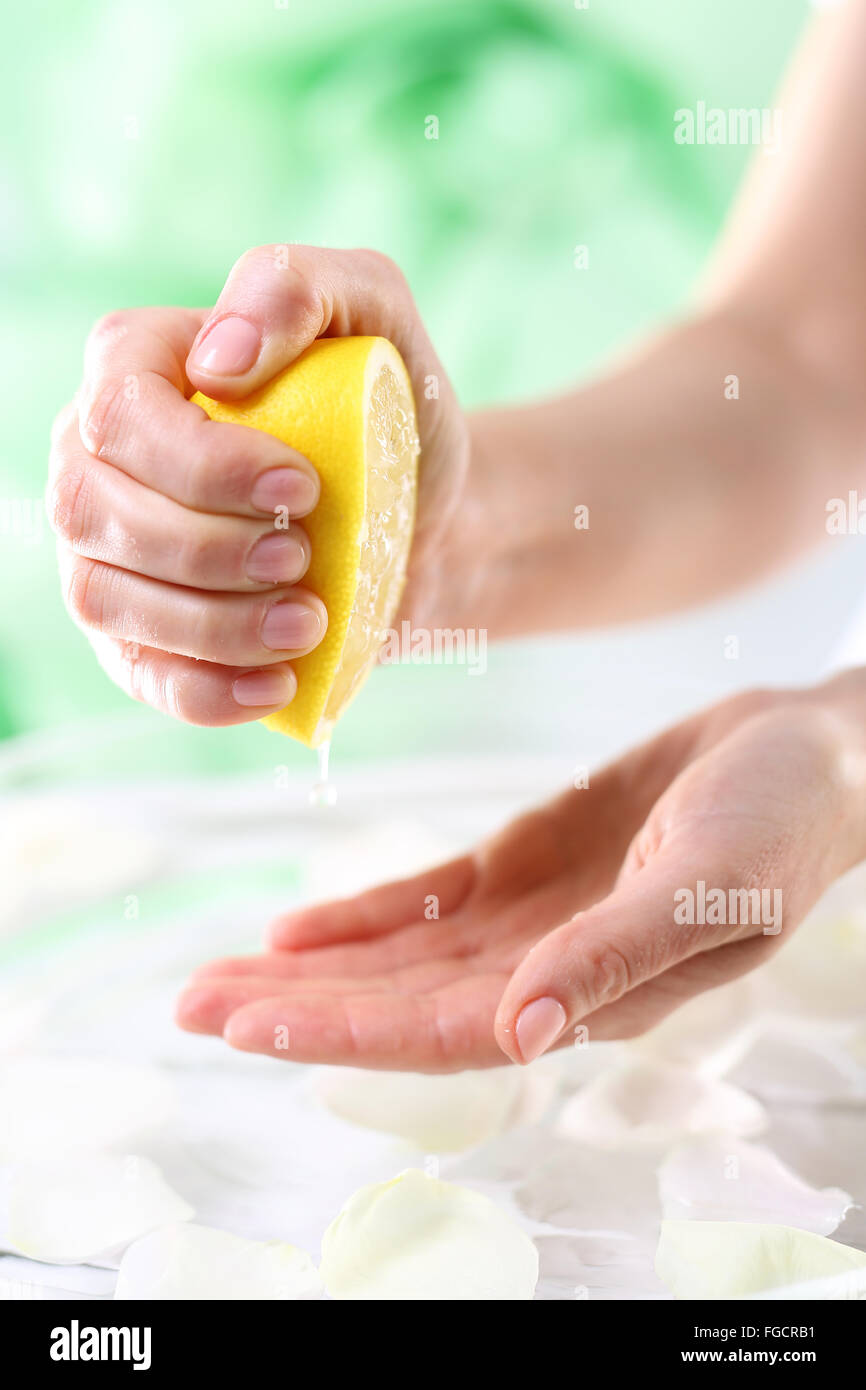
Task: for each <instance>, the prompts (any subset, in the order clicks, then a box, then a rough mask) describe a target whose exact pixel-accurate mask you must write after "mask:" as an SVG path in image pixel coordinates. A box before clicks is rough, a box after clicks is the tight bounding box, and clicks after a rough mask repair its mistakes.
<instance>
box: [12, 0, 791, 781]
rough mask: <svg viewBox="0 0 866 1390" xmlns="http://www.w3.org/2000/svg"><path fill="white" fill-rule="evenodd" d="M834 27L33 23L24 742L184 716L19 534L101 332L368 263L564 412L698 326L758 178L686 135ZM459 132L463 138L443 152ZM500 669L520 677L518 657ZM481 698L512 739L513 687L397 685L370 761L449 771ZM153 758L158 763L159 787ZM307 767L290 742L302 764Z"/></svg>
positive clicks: (369, 740) (189, 1) (505, 20)
mask: <svg viewBox="0 0 866 1390" xmlns="http://www.w3.org/2000/svg"><path fill="white" fill-rule="evenodd" d="M805 13H806V5H805V3H799V2H798V3H791V0H762V3H761V5H759V6H756V5H755V4H754V3H753V0H728V3H726V4H725V5H723V6H722V5H719V4H717V3H712V0H657V3H649V0H589V7H588V9H586V10H582V9H576V8H575V6H574V4H573V0H513V3H506V2H505V0H451V2H450V3H449V0H435V2H434V3H428V2H427V0H411V3H410V0H365V3H364V4H363V5H359V4H358V3H357V0H287V3H286V4H281V3H276V4H275V3H274V0H186V3H184V4H182V5H178V4H177V3H176V2H175V0H150V3H148V4H147V5H142V4H139V3H131V0H110V3H107V2H106V0H76V3H75V4H74V5H67V4H51V5H44V4H34V5H30V6H23V5H22V6H18V7H16V8H15V9H13V10H12V11H9V12H7V15H6V19H5V43H4V54H3V57H2V60H0V62H2V68H3V75H2V101H3V104H4V106H5V108H6V109H5V112H4V120H3V125H4V131H5V134H6V140H5V142H4V144H5V148H4V151H3V155H2V159H3V186H2V194H0V199H2V202H0V208H2V218H3V224H4V234H3V237H2V253H0V254H2V257H3V261H4V265H3V272H4V273H3V285H4V290H3V303H2V339H0V342H2V347H0V351H2V373H0V375H2V380H3V382H4V385H5V388H6V400H5V406H4V410H3V450H2V463H0V500H2V502H3V508H2V527H3V534H2V537H0V539H2V545H0V592H2V594H3V599H2V602H0V735H2V736H3V737H4V738H6V739H8V738H9V737H10V736H13V735H20V734H33V733H36V732H38V731H40V730H42V731H44V730H46V729H55V730H56V729H66V730H67V734H66V735H65V737H67V742H68V729H69V726H71V725H75V726H78V725H80V727H81V729H82V731H85V730H86V729H92V728H93V727H94V722H96V724H97V725H98V724H99V722H100V721H102V720H104V719H105V718H106V717H107V716H118V715H121V714H122V715H123V717H124V719H140V720H141V721H142V729H143V730H144V729H145V728H146V727H148V723H147V721H152V720H154V719H156V718H158V716H155V715H152V714H151V713H150V712H148V711H146V710H143V709H139V708H138V707H137V706H133V705H132V703H131V702H130V701H129V700H128V699H127V698H126V697H125V696H124V695H122V694H121V692H120V691H118V690H116V689H115V688H114V687H113V686H112V685H111V684H110V683H109V681H108V679H107V678H106V677H105V676H104V675H103V674H102V672H101V671H100V669H99V668H98V666H97V664H96V662H95V660H94V659H93V657H92V655H91V652H90V649H89V647H88V645H87V643H86V641H85V639H84V638H83V637H82V636H81V634H80V633H79V632H77V631H76V629H75V628H74V627H73V625H72V623H71V622H70V621H69V619H68V618H67V616H66V614H65V612H64V610H63V607H62V603H61V600H60V595H59V590H58V584H57V580H56V576H55V570H54V553H53V543H52V540H51V537H50V535H49V534H48V531H47V528H46V527H45V526H44V523H43V524H41V525H39V524H38V522H37V524H36V525H35V526H32V527H30V528H28V527H27V526H26V524H25V525H23V526H22V523H21V518H22V516H24V517H25V518H26V515H27V512H26V508H27V504H28V502H30V503H32V504H33V505H36V499H38V498H39V497H40V495H41V492H42V488H43V483H44V474H45V467H46V453H47V443H48V433H49V428H50V424H51V421H52V418H53V416H54V414H55V412H56V411H57V409H58V408H59V407H60V406H61V405H62V404H63V403H64V402H65V401H66V400H67V399H68V398H69V397H70V396H71V395H72V393H73V391H74V390H75V388H76V385H77V382H78V377H79V370H80V360H81V349H82V344H83V340H84V337H85V335H86V333H87V331H88V329H89V327H90V326H91V324H92V322H93V321H94V320H95V319H96V318H97V317H98V316H99V315H101V314H103V313H105V312H106V311H108V310H111V309H114V308H120V307H126V306H131V305H140V304H149V303H160V302H162V303H178V304H190V305H198V304H210V303H212V302H213V300H214V299H215V297H216V295H217V294H218V292H219V290H220V287H221V285H222V283H223V280H224V278H225V276H226V274H227V272H228V270H229V268H230V267H231V265H232V263H233V262H234V260H235V259H236V258H237V257H238V256H239V255H240V254H241V253H242V252H243V251H244V250H246V249H247V248H248V247H250V246H253V245H256V244H259V243H262V242H270V241H280V242H282V241H303V242H312V243H322V244H325V245H328V244H330V245H370V246H374V247H378V248H379V249H381V250H384V251H386V252H388V253H389V254H390V255H392V256H393V257H394V258H395V259H396V260H397V261H398V262H399V263H400V264H401V266H402V267H403V269H404V271H405V272H406V274H407V276H408V278H409V280H410V283H411V284H412V286H413V287H414V289H415V292H416V295H417V299H418V302H419V305H420V307H421V310H422V313H423V314H424V316H425V318H426V321H427V324H428V326H429V329H430V332H431V335H432V337H433V340H434V342H435V343H436V345H437V348H438V350H439V352H440V354H441V356H442V358H443V360H444V362H445V363H446V365H447V367H448V369H449V371H450V373H451V375H452V377H453V379H454V381H455V384H456V386H457V389H458V391H459V392H460V394H461V396H462V398H463V400H464V402H465V403H466V404H467V405H469V406H472V405H474V404H479V403H482V402H489V401H492V400H497V399H500V400H513V399H516V398H519V397H525V396H531V395H533V394H536V393H546V392H549V391H552V390H554V389H556V388H559V387H562V386H563V385H565V384H566V383H568V382H569V381H571V380H573V379H574V378H575V377H577V376H579V375H580V374H581V373H582V372H585V371H586V370H587V369H589V368H591V367H592V366H593V365H594V364H595V363H596V362H597V360H598V359H599V358H600V357H601V356H602V355H603V354H604V353H605V352H607V351H608V350H609V349H610V348H611V347H612V346H613V345H615V344H616V343H617V342H619V341H620V340H621V339H622V338H623V337H624V336H626V335H628V334H629V333H631V332H634V331H636V330H640V329H641V328H642V327H645V326H647V325H649V324H651V323H653V322H655V321H656V320H658V319H659V318H660V317H662V316H664V315H667V314H670V313H672V312H675V311H676V309H677V307H678V306H679V305H681V304H682V303H683V301H684V298H685V296H686V294H687V292H688V288H689V285H690V283H691V281H692V279H693V277H694V275H695V273H696V272H697V270H698V268H699V267H700V265H701V263H702V259H703V257H704V256H705V254H706V252H707V249H708V247H709V246H710V244H711V242H712V239H713V236H714V234H715V232H716V230H717V229H718V226H719V224H720V222H721V219H722V217H723V215H724V211H725V208H726V206H727V205H728V203H729V200H730V197H731V194H732V192H733V190H734V188H735V186H736V182H737V179H738V177H739V175H740V173H741V170H742V168H743V165H744V163H745V161H746V159H747V157H748V154H749V151H748V150H744V149H742V148H715V149H712V150H707V149H706V148H696V147H683V146H677V145H675V144H674V141H673V138H672V127H673V112H674V111H675V110H676V108H678V107H680V106H689V105H694V103H696V102H697V101H698V100H704V101H706V102H707V103H708V104H709V105H719V106H723V107H731V106H763V105H767V104H769V103H770V102H771V100H772V94H773V90H774V86H775V84H776V81H777V79H778V76H779V73H780V72H781V70H782V68H783V67H784V63H785V59H786V57H787V55H788V54H789V53H790V50H791V48H792V45H793V43H794V40H795V36H796V33H797V31H798V29H799V28H800V26H801V24H802V21H803V17H804V15H805ZM431 114H435V115H436V116H438V118H439V122H440V138H439V139H438V141H430V140H427V139H425V138H424V126H425V117H427V116H428V115H431ZM577 244H585V245H587V246H588V247H589V254H590V263H589V268H588V269H587V270H584V271H579V270H576V269H575V267H574V264H573V254H574V247H575V246H576V245H577ZM496 659H497V660H498V661H500V663H501V664H502V665H501V670H502V671H504V672H505V676H506V678H507V667H508V662H509V660H512V661H515V662H516V661H517V660H518V658H517V657H515V656H511V657H509V655H508V652H507V651H506V652H505V653H504V654H503V655H502V656H501V657H498V658H496ZM520 660H521V661H522V660H523V658H520ZM467 691H468V692H469V694H467ZM466 699H471V700H472V701H473V702H474V703H475V706H476V713H477V714H478V715H480V716H481V717H482V718H483V717H485V716H487V715H490V716H491V717H493V716H494V715H495V712H496V709H498V708H499V697H498V696H497V686H496V681H492V682H486V681H470V682H469V684H468V686H467V683H466V677H465V673H459V672H455V671H454V670H453V669H448V668H439V669H436V668H432V669H424V670H421V669H418V668H412V667H408V668H403V669H393V668H392V669H389V670H387V671H386V670H380V671H376V672H375V673H374V675H373V678H372V680H371V682H370V685H369V686H368V688H367V690H366V691H365V693H364V695H363V696H362V697H361V698H360V700H359V701H357V702H356V704H355V705H354V706H353V708H352V710H351V711H350V713H349V715H348V716H347V718H346V721H345V725H344V728H343V729H342V730H341V736H340V737H341V742H340V751H341V755H344V756H347V757H349V758H351V757H356V756H369V755H378V754H379V753H381V752H384V751H389V750H394V749H397V750H401V751H404V752H405V751H415V750H417V749H420V748H425V747H431V746H434V745H435V743H436V740H437V738H439V739H440V740H445V739H446V738H447V737H448V734H447V730H446V727H445V725H443V724H441V722H440V724H439V725H437V717H438V714H439V713H440V712H441V711H442V709H443V708H445V707H446V706H454V705H459V704H460V702H462V701H465V700H466ZM437 728H438V729H439V732H438V734H437V733H436V729H437ZM84 736H85V735H84V732H82V738H84ZM272 739H273V735H270V734H267V733H266V732H265V731H264V730H263V729H261V728H260V727H259V726H254V727H245V728H239V729H234V730H228V731H220V732H218V733H215V732H207V731H202V730H193V729H183V730H178V731H177V735H176V736H175V737H172V739H171V741H170V749H171V753H170V759H171V769H172V770H173V771H178V770H181V771H183V770H204V771H214V770H219V771H226V770H233V769H241V768H245V767H249V766H253V765H255V764H256V763H261V762H262V759H263V758H264V759H266V760H267V761H269V762H273V761H274V757H275V753H274V746H273V744H272V743H271V742H268V740H272ZM100 756H103V755H100ZM104 756H105V757H106V761H107V765H109V766H110V763H111V755H110V754H107V755H104ZM152 756H153V755H152V750H151V749H150V748H149V747H148V746H147V745H146V740H145V741H144V742H143V743H142V754H141V759H140V762H141V764H142V766H147V767H148V769H150V768H151V766H152ZM302 756H304V753H303V750H298V749H295V748H294V747H293V746H291V745H289V744H288V743H285V744H281V745H280V758H281V759H282V760H284V761H286V762H287V763H291V762H292V760H293V759H295V760H297V759H298V758H299V757H302ZM307 756H308V755H307ZM124 757H125V759H126V762H125V768H126V769H127V770H131V771H134V770H140V769H139V768H137V767H136V766H135V763H136V758H135V755H134V753H133V754H130V753H129V751H128V750H127V752H126V753H125V754H124ZM94 770H98V769H94Z"/></svg>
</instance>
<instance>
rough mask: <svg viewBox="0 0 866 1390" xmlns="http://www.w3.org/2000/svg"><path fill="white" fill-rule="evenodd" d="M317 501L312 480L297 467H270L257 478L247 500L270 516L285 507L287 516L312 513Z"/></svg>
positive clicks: (316, 490) (317, 490) (317, 494)
mask: <svg viewBox="0 0 866 1390" xmlns="http://www.w3.org/2000/svg"><path fill="white" fill-rule="evenodd" d="M318 498H319V489H318V487H317V486H316V480H315V478H311V477H310V475H309V473H302V472H301V470H300V469H299V468H269V469H268V471H267V473H262V474H261V475H260V476H259V477H258V478H256V481H255V485H254V487H253V491H252V496H251V498H250V500H251V502H252V504H253V506H254V507H258V509H259V511H261V512H270V513H271V515H273V513H274V512H275V511H276V510H277V508H278V507H285V508H286V510H287V511H288V513H289V515H290V516H300V515H301V514H302V513H304V512H309V511H312V509H313V507H315V505H316V502H317V501H318Z"/></svg>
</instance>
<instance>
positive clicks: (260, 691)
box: [232, 671, 295, 708]
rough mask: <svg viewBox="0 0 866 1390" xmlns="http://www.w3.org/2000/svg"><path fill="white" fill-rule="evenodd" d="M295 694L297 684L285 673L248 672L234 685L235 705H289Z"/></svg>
mask: <svg viewBox="0 0 866 1390" xmlns="http://www.w3.org/2000/svg"><path fill="white" fill-rule="evenodd" d="M294 693H295V683H294V681H293V680H292V678H291V676H289V675H287V674H286V673H285V672H284V671H247V673H246V675H243V676H238V678H237V680H235V681H234V682H233V683H232V695H233V696H234V698H235V704H238V705H243V706H244V707H245V708H246V707H248V706H254V705H262V706H264V705H287V704H288V703H289V701H290V700H291V698H292V696H293V695H294Z"/></svg>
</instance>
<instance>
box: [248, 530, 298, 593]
mask: <svg viewBox="0 0 866 1390" xmlns="http://www.w3.org/2000/svg"><path fill="white" fill-rule="evenodd" d="M306 559H307V557H306V554H305V552H304V547H303V546H302V545H301V542H300V541H299V540H296V539H295V537H294V536H285V535H279V534H276V535H273V536H263V537H262V539H261V540H260V541H256V543H255V545H254V546H253V548H252V550H251V551H250V553H249V555H248V556H247V578H248V579H252V580H253V581H254V582H255V583H256V584H289V583H291V581H292V580H295V579H300V577H301V575H302V574H303V572H304V565H305V563H306Z"/></svg>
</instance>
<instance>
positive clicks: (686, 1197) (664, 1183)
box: [658, 1135, 853, 1236]
mask: <svg viewBox="0 0 866 1390" xmlns="http://www.w3.org/2000/svg"><path fill="white" fill-rule="evenodd" d="M658 1176H659V1195H660V1197H661V1202H662V1210H663V1212H664V1215H665V1216H666V1217H671V1218H686V1219H691V1220H695V1219H697V1220H701V1221H754V1222H762V1223H764V1224H767V1223H773V1224H774V1225H781V1226H796V1227H797V1228H798V1229H801V1230H804V1231H814V1232H815V1234H816V1235H821V1236H828V1235H830V1233H831V1232H832V1231H835V1229H836V1227H837V1226H838V1225H839V1223H840V1221H842V1220H843V1218H844V1216H845V1213H846V1212H847V1211H848V1210H849V1208H850V1207H851V1206H852V1204H853V1198H852V1197H851V1196H850V1195H849V1193H847V1192H843V1191H842V1190H841V1188H838V1187H826V1188H824V1189H823V1190H820V1189H818V1188H816V1187H810V1186H809V1184H808V1183H807V1182H804V1181H803V1179H802V1178H800V1177H798V1176H797V1174H796V1173H793V1172H792V1171H791V1169H790V1168H787V1167H786V1166H785V1164H784V1163H782V1161H781V1159H779V1158H777V1157H776V1155H775V1154H774V1153H773V1152H772V1151H771V1150H770V1149H768V1148H765V1147H764V1145H762V1144H747V1143H746V1142H745V1141H744V1140H742V1139H738V1138H737V1137H736V1136H734V1135H727V1136H722V1135H718V1136H717V1135H709V1136H705V1137H703V1138H700V1139H693V1140H691V1141H690V1142H688V1143H686V1144H681V1145H680V1146H679V1147H678V1148H676V1149H674V1151H673V1153H670V1154H668V1156H667V1158H666V1159H665V1160H664V1162H663V1163H662V1165H661V1167H660V1168H659V1175H658Z"/></svg>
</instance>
